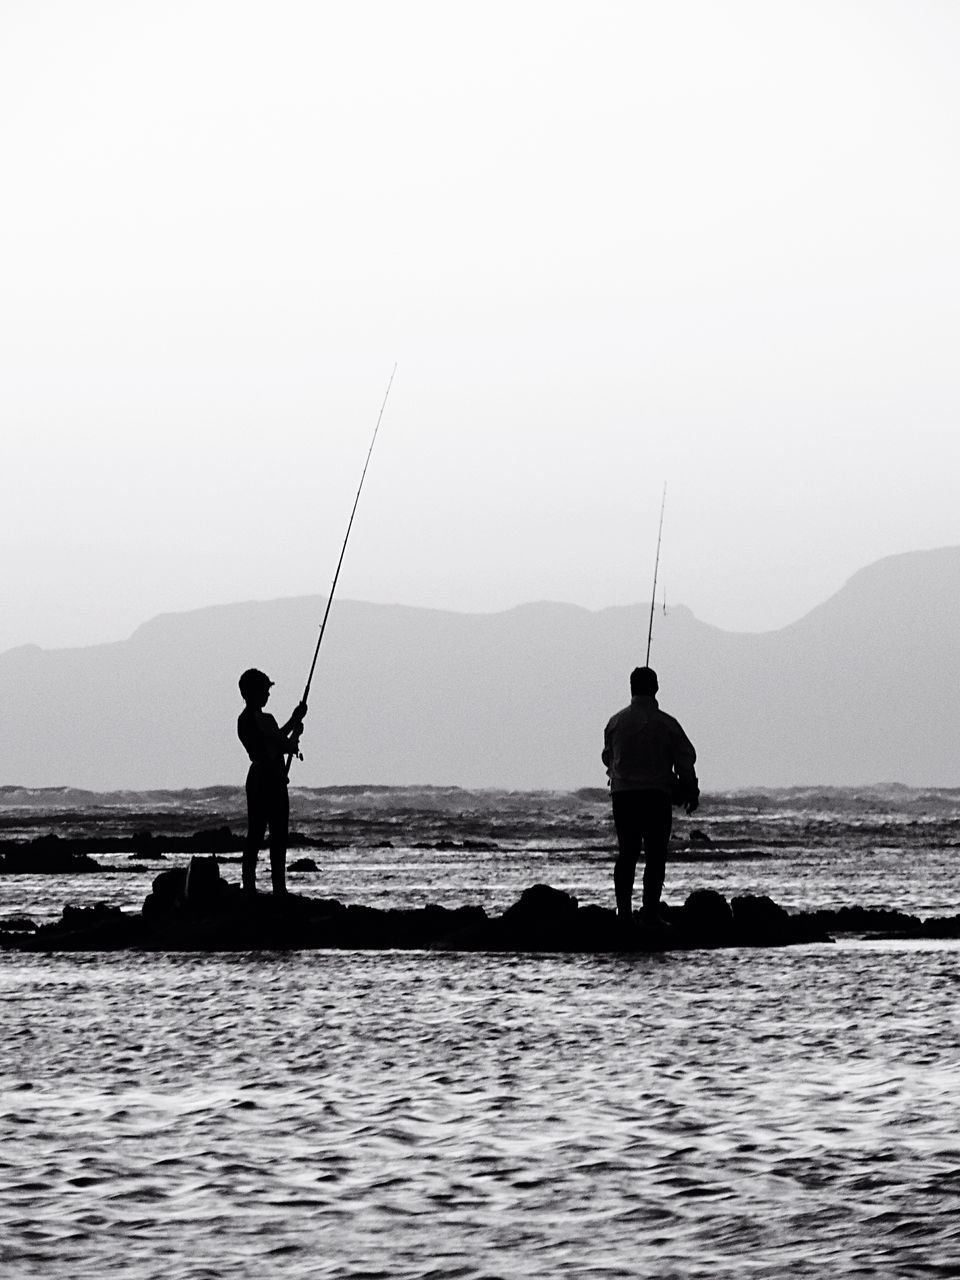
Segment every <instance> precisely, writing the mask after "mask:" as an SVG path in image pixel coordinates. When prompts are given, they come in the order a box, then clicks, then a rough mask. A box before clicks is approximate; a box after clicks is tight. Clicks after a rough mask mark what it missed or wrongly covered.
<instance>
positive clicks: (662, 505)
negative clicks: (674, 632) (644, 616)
mask: <svg viewBox="0 0 960 1280" xmlns="http://www.w3.org/2000/svg"><path fill="white" fill-rule="evenodd" d="M666 505H667V486H666V484H664V486H663V497H662V498H661V500H660V527H659V529H658V530H657V555H656V559H655V560H654V562H653V590H652V591H651V592H650V625H649V627H648V628H647V658H646V662H645V664H644V665H645V666H648V667H649V665H650V645H651V643H652V641H653V610H654V607H655V605H656V602H657V571H658V569H659V568H660V543H661V541H662V539H663V512H664V508H665V507H666Z"/></svg>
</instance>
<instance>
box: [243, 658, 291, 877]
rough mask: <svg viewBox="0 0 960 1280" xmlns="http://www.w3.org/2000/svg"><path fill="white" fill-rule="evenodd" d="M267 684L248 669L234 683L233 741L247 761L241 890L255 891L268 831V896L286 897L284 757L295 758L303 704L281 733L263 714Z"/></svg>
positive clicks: (263, 677) (287, 810) (260, 674)
mask: <svg viewBox="0 0 960 1280" xmlns="http://www.w3.org/2000/svg"><path fill="white" fill-rule="evenodd" d="M272 684H273V681H272V680H271V679H270V678H269V676H266V675H264V673H263V672H262V671H258V670H257V669H256V667H251V668H250V669H249V670H248V671H245V672H244V673H243V675H242V676H241V677H240V693H241V694H242V695H243V700H244V702H245V703H246V706H245V707H244V709H243V710H242V711H241V712H240V716H239V719H238V720H237V736H238V737H239V739H240V741H241V742H242V743H243V745H244V747H246V750H247V755H248V756H249V757H250V768H249V770H248V772H247V837H246V840H245V841H244V845H243V863H242V867H243V888H244V891H245V892H246V893H251V894H252V893H255V892H256V889H257V854H258V853H259V852H260V846H261V845H262V844H263V838H264V836H265V835H266V831H267V827H269V828H270V877H271V880H272V881H273V892H274V894H275V895H277V896H282V895H283V894H285V893H286V892H287V826H288V822H289V818H290V801H289V797H288V795H287V765H286V759H285V757H286V756H288V755H293V754H295V753H296V751H297V750H298V747H299V742H300V734H301V732H302V730H303V719H304V716H305V715H306V714H307V704H306V703H305V702H301V703H299V705H298V706H297V708H296V710H295V711H294V713H293V715H292V716H291V717H290V719H289V720H288V721H287V723H286V724H285V725H284V726H283V728H282V729H281V728H280V726H279V725H278V724H277V722H276V720H275V719H274V718H273V716H272V715H270V713H269V712H267V711H264V709H263V708H264V707H265V706H266V703H267V699H268V698H269V697H270V688H271V686H272Z"/></svg>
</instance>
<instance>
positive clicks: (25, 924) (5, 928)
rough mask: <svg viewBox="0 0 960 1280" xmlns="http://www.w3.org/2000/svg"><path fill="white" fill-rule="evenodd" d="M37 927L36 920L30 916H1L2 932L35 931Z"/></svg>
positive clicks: (0, 929)
mask: <svg viewBox="0 0 960 1280" xmlns="http://www.w3.org/2000/svg"><path fill="white" fill-rule="evenodd" d="M36 928H37V923H36V921H35V920H31V919H30V917H29V916H3V917H0V933H33V932H34V930H35V929H36Z"/></svg>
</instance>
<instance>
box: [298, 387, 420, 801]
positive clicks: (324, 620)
mask: <svg viewBox="0 0 960 1280" xmlns="http://www.w3.org/2000/svg"><path fill="white" fill-rule="evenodd" d="M396 372H397V366H396V363H394V366H393V371H392V372H391V374H390V381H389V382H388V383H387V389H386V391H385V392H384V393H383V401H382V403H381V405H380V412H379V413H378V414H377V425H376V426H375V427H374V429H373V437H372V439H371V440H370V448H369V449H368V450H367V458H366V461H365V462H364V464H363V471H361V473H360V483H359V484H358V485H357V496H356V497H355V498H354V500H353V509H352V511H351V512H350V519H349V520H348V521H347V532H346V533H345V534H344V537H343V546H342V547H341V548H340V559H339V560H338V561H337V568H336V571H335V573H334V575H333V582H332V583H331V584H330V594H329V595H328V596H327V605H326V608H325V609H324V611H323V618H322V619H321V622H320V634H319V636H318V637H317V647H316V648H315V649H314V651H313V661H312V662H311V663H310V671H309V673H308V675H307V683H306V684H305V685H304V689H303V697H302V698H301V699H300V701H301V702H306V700H307V697H308V696H309V693H310V686H311V684H312V683H313V673H314V671H316V669H317V659H318V658H319V657H320V646H321V645H322V644H323V633H324V631H325V630H326V629H327V618H329V616H330V606H331V605H332V604H333V594H334V592H335V591H336V589H337V579H338V578H339V577H340V569H341V568H342V566H343V557H344V555H345V554H346V550H347V543H348V542H349V541H350V530H351V529H352V528H353V517H354V516H355V515H356V514H357V506H358V505H359V502H360V494H361V492H362V491H363V482H364V480H365V479H366V478H367V467H369V465H370V458H371V455H372V454H373V446H374V445H375V444H376V443H377V432H378V431H379V430H380V422H381V420H382V418H383V411H384V409H385V408H386V407H387V397H388V396H389V395H390V388H391V387H392V386H393V379H394V376H395V374H396ZM295 754H296V755H297V756H298V757H300V753H299V751H298V752H293V751H291V752H290V754H289V755H288V756H287V776H288V777H289V775H290V764H291V762H292V760H293V757H294V755H295ZM300 758H301V759H302V757H300Z"/></svg>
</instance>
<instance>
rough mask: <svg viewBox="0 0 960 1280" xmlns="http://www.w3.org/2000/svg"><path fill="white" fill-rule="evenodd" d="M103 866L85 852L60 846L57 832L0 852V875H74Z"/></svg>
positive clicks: (96, 869)
mask: <svg viewBox="0 0 960 1280" xmlns="http://www.w3.org/2000/svg"><path fill="white" fill-rule="evenodd" d="M102 869H103V868H102V867H101V866H100V863H99V862H96V861H95V860H94V859H93V858H91V857H90V856H89V855H88V854H85V853H75V852H73V851H72V850H71V849H69V848H62V847H60V843H59V841H58V839H57V837H56V836H43V837H41V838H40V839H38V840H31V841H30V842H29V843H28V844H24V845H20V846H18V847H16V848H8V849H7V851H6V852H5V853H2V854H0V875H31V876H48V875H58V876H63V875H67V876H69V875H76V874H78V873H85V872H90V871H101V870H102Z"/></svg>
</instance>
